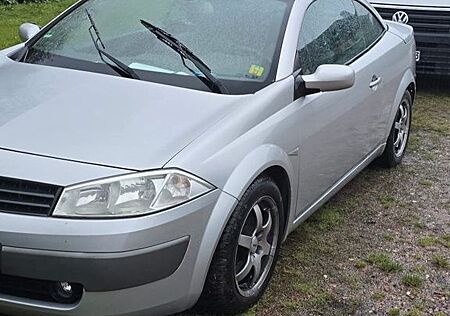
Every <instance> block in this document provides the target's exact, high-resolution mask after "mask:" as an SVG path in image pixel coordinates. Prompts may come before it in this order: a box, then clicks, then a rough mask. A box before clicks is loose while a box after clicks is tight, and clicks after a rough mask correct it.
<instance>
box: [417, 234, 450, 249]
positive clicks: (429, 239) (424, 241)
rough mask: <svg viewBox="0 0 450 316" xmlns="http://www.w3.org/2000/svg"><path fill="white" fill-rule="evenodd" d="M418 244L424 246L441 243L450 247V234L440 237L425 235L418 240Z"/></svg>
mask: <svg viewBox="0 0 450 316" xmlns="http://www.w3.org/2000/svg"><path fill="white" fill-rule="evenodd" d="M417 244H418V245H419V246H421V247H424V248H426V247H431V246H439V245H441V246H444V247H447V248H450V235H443V236H440V237H434V236H423V237H420V238H419V239H418V240H417Z"/></svg>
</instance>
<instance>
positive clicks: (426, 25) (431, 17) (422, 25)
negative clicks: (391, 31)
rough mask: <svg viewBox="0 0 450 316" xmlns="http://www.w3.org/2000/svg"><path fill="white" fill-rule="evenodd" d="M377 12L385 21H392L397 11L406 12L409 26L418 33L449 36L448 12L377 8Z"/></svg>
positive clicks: (449, 13) (449, 19)
mask: <svg viewBox="0 0 450 316" xmlns="http://www.w3.org/2000/svg"><path fill="white" fill-rule="evenodd" d="M376 9H377V11H378V12H379V13H380V15H381V16H382V17H383V19H385V20H389V21H392V17H393V16H394V14H395V13H396V12H398V11H403V12H406V13H407V14H408V16H409V23H408V24H409V25H411V26H412V27H414V30H415V31H416V32H418V33H432V34H445V35H449V36H450V11H438V10H423V9H420V10H417V9H405V8H401V7H400V8H398V9H396V8H384V7H377V8H376Z"/></svg>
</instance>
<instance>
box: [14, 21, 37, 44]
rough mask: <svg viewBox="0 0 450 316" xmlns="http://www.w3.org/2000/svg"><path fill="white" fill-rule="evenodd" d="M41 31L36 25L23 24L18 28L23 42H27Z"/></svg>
mask: <svg viewBox="0 0 450 316" xmlns="http://www.w3.org/2000/svg"><path fill="white" fill-rule="evenodd" d="M40 30H41V29H40V28H39V26H37V25H36V24H32V23H23V24H22V25H21V26H19V36H20V39H21V40H22V41H23V42H26V41H28V40H29V39H30V38H32V37H33V36H35V35H36V34H37V33H39V31H40Z"/></svg>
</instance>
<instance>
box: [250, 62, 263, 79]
mask: <svg viewBox="0 0 450 316" xmlns="http://www.w3.org/2000/svg"><path fill="white" fill-rule="evenodd" d="M248 73H249V74H251V75H253V76H255V77H258V78H259V77H262V75H263V74H264V67H263V66H258V65H252V66H251V67H250V69H249V71H248Z"/></svg>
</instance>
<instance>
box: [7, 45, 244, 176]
mask: <svg viewBox="0 0 450 316" xmlns="http://www.w3.org/2000/svg"><path fill="white" fill-rule="evenodd" d="M249 97H250V96H229V95H217V94H213V93H207V92H201V91H195V90H190V89H184V88H178V87H172V86H168V85H161V84H155V83H150V82H144V81H136V80H131V79H126V78H120V77H115V76H108V75H102V74H95V73H89V72H83V71H76V70H69V69H62V68H56V67H48V66H40V65H31V64H24V63H18V62H14V61H12V60H10V59H9V58H7V57H6V56H4V55H1V54H0V149H6V150H11V151H16V152H23V153H29V154H36V155H41V156H47V157H53V158H59V159H66V160H72V161H79V162H86V163H92V164H99V165H105V166H113V167H119V168H124V169H131V170H146V169H154V168H161V167H163V166H164V164H165V163H166V162H167V161H169V160H170V159H171V158H172V157H173V156H175V155H176V154H177V153H178V152H179V151H181V150H182V149H183V148H184V147H185V146H187V145H188V144H189V143H190V142H192V141H193V140H195V139H196V138H197V137H199V136H200V135H201V134H202V133H204V132H205V131H206V130H207V129H208V128H209V127H211V126H212V125H214V124H215V123H216V122H217V121H219V120H220V119H221V118H222V117H223V116H225V115H227V114H228V113H229V112H230V111H232V110H233V108H235V107H236V106H237V105H238V104H241V101H243V100H244V99H245V98H249Z"/></svg>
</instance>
